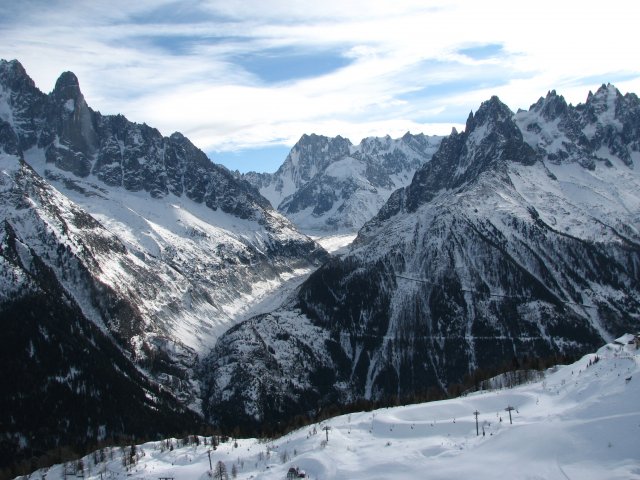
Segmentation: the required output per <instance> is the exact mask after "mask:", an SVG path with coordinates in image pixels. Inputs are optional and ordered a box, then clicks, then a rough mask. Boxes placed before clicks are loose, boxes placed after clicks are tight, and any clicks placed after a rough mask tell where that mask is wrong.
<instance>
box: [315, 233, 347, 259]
mask: <svg viewBox="0 0 640 480" xmlns="http://www.w3.org/2000/svg"><path fill="white" fill-rule="evenodd" d="M304 233H306V234H307V235H308V236H310V237H311V238H313V239H314V240H315V241H316V242H318V243H319V244H320V245H321V246H322V248H324V249H325V250H326V251H327V252H329V253H330V254H332V255H340V254H342V253H345V252H346V251H347V249H348V248H349V245H351V242H353V241H354V240H355V238H356V236H357V235H358V234H357V232H356V233H352V232H346V233H338V234H335V235H325V236H322V235H321V234H318V233H314V232H308V233H307V232H304Z"/></svg>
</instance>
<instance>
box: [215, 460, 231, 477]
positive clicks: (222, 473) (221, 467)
mask: <svg viewBox="0 0 640 480" xmlns="http://www.w3.org/2000/svg"><path fill="white" fill-rule="evenodd" d="M213 478H215V479H216V480H229V474H228V473H227V466H226V465H225V464H224V463H223V462H222V461H220V460H219V461H218V463H216V467H215V468H214V469H213Z"/></svg>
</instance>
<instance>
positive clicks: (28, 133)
mask: <svg viewBox="0 0 640 480" xmlns="http://www.w3.org/2000/svg"><path fill="white" fill-rule="evenodd" d="M0 182H1V183H0V184H1V186H0V188H1V189H2V195H1V196H0V219H1V220H2V225H1V227H0V228H1V230H0V245H2V249H1V250H0V262H1V264H0V266H1V269H0V282H2V284H1V288H0V318H1V319H2V322H3V324H5V325H6V328H5V331H6V332H11V334H14V333H15V334H16V335H18V334H20V326H21V322H22V319H21V318H20V316H16V315H15V311H13V312H14V313H11V312H12V310H11V308H10V306H11V305H12V303H11V302H15V301H19V302H22V301H23V299H25V298H28V296H29V295H31V294H32V293H33V291H38V292H41V293H42V292H47V291H49V290H50V284H54V285H55V291H56V292H64V298H60V299H57V300H54V301H57V302H62V303H66V304H67V306H69V308H71V309H78V310H79V312H80V313H78V315H79V316H80V317H82V318H83V319H84V320H88V321H90V322H93V324H94V325H95V326H96V327H97V328H98V329H99V330H100V331H102V333H103V334H105V335H107V336H108V337H109V338H110V339H111V340H112V341H115V342H116V343H117V345H118V347H119V349H120V350H121V354H122V355H125V356H126V357H128V359H129V360H131V361H133V362H135V364H136V367H137V368H140V369H141V372H142V373H144V374H145V375H148V376H149V377H150V378H151V379H152V380H153V381H155V382H159V383H161V384H162V385H163V386H164V387H166V389H167V390H168V391H170V392H171V393H172V394H174V395H175V396H176V397H178V398H179V399H180V400H181V401H182V402H183V403H184V404H185V405H189V406H190V407H192V408H193V409H195V410H196V411H197V410H199V386H198V383H197V381H196V379H195V378H194V368H195V366H196V365H197V362H198V360H199V358H200V357H201V355H202V354H203V353H206V352H207V351H208V349H209V348H211V347H212V345H213V344H214V343H215V341H216V339H217V338H218V336H219V335H221V334H222V333H223V332H224V331H225V330H226V329H227V328H229V327H230V326H232V325H234V324H235V323H237V322H238V321H240V320H241V319H242V318H243V314H244V313H243V312H245V311H246V309H247V308H248V306H249V305H251V304H252V303H254V302H255V301H258V300H260V299H263V298H264V297H266V296H267V295H268V294H269V293H270V292H272V291H274V290H276V289H278V288H279V287H280V286H281V285H282V284H283V283H284V282H289V281H292V280H293V279H295V278H299V277H301V276H302V277H303V276H305V275H308V274H309V273H310V272H311V271H312V270H313V269H314V268H317V266H318V265H319V264H320V263H321V262H322V261H323V260H324V258H325V256H326V252H324V251H323V250H322V249H321V248H320V247H319V246H318V245H317V244H316V243H315V242H314V241H312V240H311V239H310V238H308V237H306V236H304V235H302V234H300V233H299V232H298V231H297V230H296V229H295V228H294V227H293V225H292V224H291V223H290V222H289V221H288V220H287V219H286V218H285V217H284V216H282V215H281V214H279V213H278V212H276V211H275V210H274V209H272V208H271V206H270V205H269V203H268V201H267V200H266V199H265V198H263V197H262V196H260V194H259V193H258V192H257V191H256V190H255V189H254V188H252V187H251V186H250V185H249V184H248V183H247V182H244V181H241V180H238V179H237V178H236V177H235V176H234V175H233V174H232V173H231V172H229V171H228V170H226V169H225V168H224V167H221V166H218V165H215V164H213V163H211V162H210V161H209V159H208V158H207V157H206V156H205V154H204V153H203V152H202V151H200V150H198V149H197V148H196V147H195V146H194V145H193V144H191V142H190V141H189V140H188V139H187V138H185V137H184V136H182V135H181V134H179V133H175V134H173V135H171V136H170V137H163V136H162V135H161V134H160V133H159V132H158V131H157V130H155V129H153V128H151V127H149V126H147V125H145V124H143V125H140V124H135V123H132V122H129V121H128V120H127V119H126V118H124V117H122V116H120V115H117V116H109V115H101V114H100V113H98V112H94V111H93V110H91V109H90V108H89V106H88V105H87V104H86V102H85V100H84V97H83V95H82V93H81V91H80V88H79V85H78V79H77V78H76V77H75V75H73V74H72V73H70V72H66V73H64V74H62V75H61V76H60V78H59V79H58V81H57V83H56V86H55V88H54V90H53V91H52V92H51V93H50V94H48V95H47V94H44V93H42V92H40V91H39V90H38V89H37V88H36V86H35V85H34V83H33V81H32V80H31V79H30V78H29V77H28V75H27V73H26V72H25V71H24V69H23V68H22V66H21V65H20V64H19V63H18V62H17V61H12V62H6V61H4V60H1V61H0ZM42 271H46V272H48V274H47V276H46V278H41V275H40V273H41V272H42ZM43 282H44V283H43ZM34 289H35V290H34ZM23 303H24V302H23ZM22 305H23V304H22ZM24 306H25V305H23V307H24ZM21 308H22V307H21ZM74 311H75V310H74ZM76 313H77V312H76ZM53 320H55V321H62V320H63V318H56V319H52V320H51V321H53ZM47 321H48V320H47V319H46V318H43V319H41V320H40V322H41V323H42V324H43V325H46V323H47ZM82 331H86V328H83V330H82ZM78 336H79V337H81V336H82V333H81V332H79V333H78ZM7 338H11V337H10V335H9V333H7ZM78 341H79V342H80V343H82V342H85V341H88V340H87V339H82V338H79V339H78ZM34 345H38V344H37V343H36V344H34ZM22 353H24V352H22ZM50 353H51V352H49V353H48V354H47V361H48V362H51V363H52V364H58V365H59V367H60V368H61V369H64V368H66V369H68V368H70V366H69V365H66V364H65V362H66V359H65V358H64V356H60V357H55V356H54V357H50V355H49V354H50ZM6 354H7V353H6V352H3V354H2V355H6ZM39 355H40V353H39V352H38V351H37V350H36V351H33V352H31V356H32V357H33V356H35V357H38V356H39ZM3 358H4V357H3ZM131 368H133V366H131ZM23 373H24V374H25V375H27V374H26V372H23ZM13 374H15V375H16V376H18V378H20V376H21V373H20V372H19V371H16V372H13ZM29 378H30V379H31V380H33V378H31V377H29ZM40 381H41V383H43V384H44V383H46V382H47V381H48V379H47V378H44V377H43V378H41V379H40ZM16 388H17V390H16V392H15V395H16V397H15V398H16V399H19V398H20V395H21V394H22V393H21V390H20V388H24V390H25V392H26V390H28V389H30V388H31V386H30V384H29V382H25V383H24V384H16ZM46 398H47V402H49V403H57V402H61V401H62V400H61V399H59V398H56V397H55V396H54V395H51V396H49V397H46ZM47 402H45V403H47ZM47 404H48V403H47ZM68 406H70V407H72V405H68ZM14 408H16V409H19V408H20V407H19V404H15V405H14ZM5 413H6V415H11V410H9V411H6V412H5ZM15 413H17V410H16V411H15ZM147 420H148V419H147ZM147 420H145V421H147ZM178 423H179V422H178ZM16 428H18V431H19V425H18V426H17V427H16ZM111 433H112V432H107V433H106V435H110V434H111ZM121 433H127V432H126V430H125V431H124V432H121ZM129 433H134V432H133V431H131V432H129ZM25 435H26V434H25ZM87 435H88V436H89V437H92V438H93V437H95V435H93V434H92V435H89V434H87ZM16 438H17V437H16ZM16 438H13V439H12V441H13V440H15V441H16V442H17V440H16ZM26 438H29V437H28V436H27V437H26ZM38 438H39V437H38V436H36V439H38ZM63 441H69V439H68V438H67V439H65V440H63ZM73 441H76V440H73ZM18 443H20V442H18ZM20 444H21V445H22V448H30V447H31V445H29V442H27V443H26V444H24V442H22V443H20Z"/></svg>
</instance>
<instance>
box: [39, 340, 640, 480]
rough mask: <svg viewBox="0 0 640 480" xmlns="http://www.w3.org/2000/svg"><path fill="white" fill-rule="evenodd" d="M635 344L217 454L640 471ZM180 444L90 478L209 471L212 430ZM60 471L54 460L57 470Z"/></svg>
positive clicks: (254, 470)
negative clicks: (497, 385)
mask: <svg viewBox="0 0 640 480" xmlns="http://www.w3.org/2000/svg"><path fill="white" fill-rule="evenodd" d="M632 340H633V337H632V336H631V335H626V336H624V337H621V338H620V339H619V340H618V341H617V342H618V343H613V344H608V345H607V346H605V347H603V348H601V349H600V350H599V351H598V352H597V353H596V354H590V355H586V356H585V357H583V358H582V359H581V360H579V361H578V362H576V363H575V364H572V365H567V366H561V367H556V368H554V369H550V370H548V371H547V375H546V378H545V379H544V380H542V381H540V382H536V383H531V384H527V385H523V386H520V387H516V388H513V389H504V390H497V391H490V392H480V393H475V394H471V395H469V396H466V397H461V398H457V399H452V400H444V401H438V402H432V403H425V404H417V405H410V406H404V407H395V408H386V409H380V410H376V411H372V412H360V413H353V414H350V415H343V416H340V417H336V418H332V419H329V420H327V421H326V422H323V423H319V424H315V425H310V426H307V427H303V428H302V429H300V430H297V431H295V432H292V433H290V434H288V435H285V436H284V437H281V438H279V439H275V440H273V441H269V442H266V443H265V442H261V441H259V440H257V439H238V440H237V446H235V445H236V443H234V441H233V440H230V441H228V442H226V443H222V444H220V446H219V447H218V448H217V449H216V450H215V451H212V452H211V460H212V463H213V465H214V466H215V464H216V462H218V461H223V462H224V463H225V465H226V467H227V471H228V472H229V473H230V472H231V469H232V467H233V465H234V464H235V468H236V469H237V478H239V479H284V478H285V477H286V474H287V471H288V469H289V468H290V467H291V466H298V467H300V468H301V469H302V470H304V471H305V472H306V473H307V475H308V476H309V478H312V479H390V478H395V479H415V478H428V479H443V480H444V479H453V478H474V479H479V480H482V479H495V478H496V477H500V478H505V479H506V478H508V479H540V480H541V479H547V480H554V479H558V480H566V479H572V480H573V479H587V480H589V479H613V480H615V479H620V480H622V479H625V480H628V479H640V447H638V443H637V439H638V436H639V435H640V350H637V349H636V347H635V345H631V344H629V343H628V342H629V341H632ZM596 358H597V359H598V360H597V361H596ZM508 406H513V407H514V410H513V411H512V417H513V424H510V423H509V415H508V412H507V411H505V408H507V407H508ZM475 411H478V412H479V415H478V427H479V431H480V435H479V436H476V423H475V417H474V414H473V412H475ZM325 427H329V428H330V429H329V431H328V437H329V441H328V442H327V441H326V438H327V437H326V431H325V430H324V428H325ZM483 429H484V432H485V434H484V436H483V434H482V430H483ZM172 443H173V445H174V447H175V448H174V449H173V450H172V451H170V450H168V449H167V448H166V442H164V441H163V442H150V443H147V444H144V445H141V446H139V447H138V449H137V451H138V454H139V455H140V458H139V460H138V462H137V465H135V466H134V467H133V468H132V469H131V470H130V471H128V472H127V471H126V470H125V468H124V467H123V466H122V460H121V457H122V454H121V453H119V450H118V449H116V451H115V458H114V459H113V460H109V459H108V460H107V462H106V463H99V464H98V465H93V464H92V460H91V455H89V456H87V457H85V459H84V465H85V478H87V480H98V479H100V478H101V475H100V472H102V478H103V480H104V479H105V478H124V477H133V478H138V479H148V480H151V479H156V478H159V477H174V478H175V479H180V480H188V479H194V480H200V479H206V478H209V477H208V475H207V471H208V470H209V460H208V456H207V450H208V449H209V448H210V446H204V442H203V438H202V437H201V438H200V445H199V446H195V445H189V446H182V447H177V442H176V440H175V439H174V440H172ZM87 465H90V466H91V470H90V471H89V470H88V469H87ZM40 473H42V472H40ZM62 474H63V469H62V466H60V465H59V466H55V467H53V468H51V469H50V470H49V471H48V472H47V478H48V479H49V480H54V479H58V478H62Z"/></svg>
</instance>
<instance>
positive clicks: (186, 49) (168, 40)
mask: <svg viewBox="0 0 640 480" xmlns="http://www.w3.org/2000/svg"><path fill="white" fill-rule="evenodd" d="M134 38H136V39H138V41H141V42H143V43H144V44H146V45H149V46H151V47H153V48H159V49H162V50H164V51H165V52H166V53H168V54H170V55H189V54H191V53H193V50H194V48H196V47H198V46H199V45H215V44H225V43H238V42H246V41H247V39H245V38H242V37H216V36H204V35H153V36H151V35H149V36H138V37H134Z"/></svg>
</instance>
